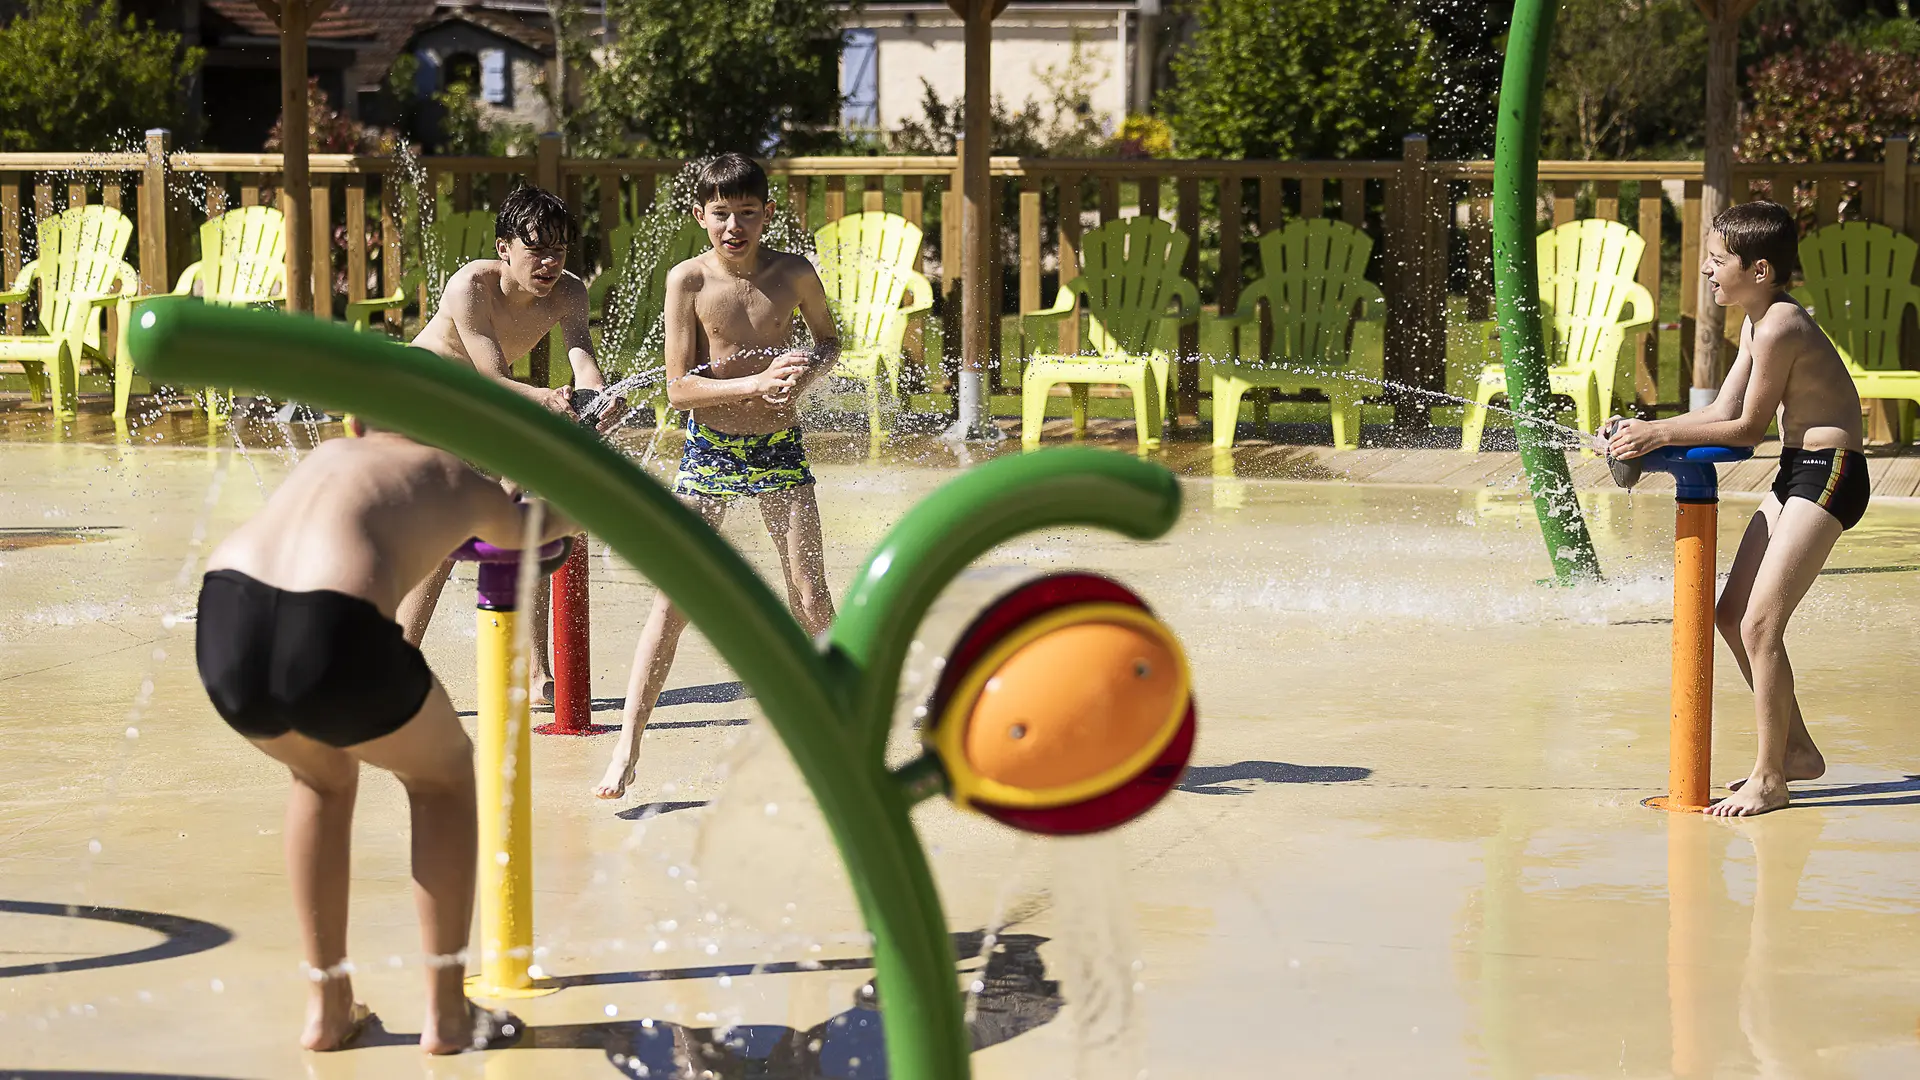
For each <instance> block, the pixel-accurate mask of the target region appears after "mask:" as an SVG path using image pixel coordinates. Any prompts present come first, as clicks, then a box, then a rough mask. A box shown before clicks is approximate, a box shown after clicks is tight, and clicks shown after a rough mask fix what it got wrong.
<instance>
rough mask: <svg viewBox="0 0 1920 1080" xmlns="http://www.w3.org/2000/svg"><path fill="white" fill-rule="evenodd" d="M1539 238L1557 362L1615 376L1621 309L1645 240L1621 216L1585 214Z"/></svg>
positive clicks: (1538, 254)
mask: <svg viewBox="0 0 1920 1080" xmlns="http://www.w3.org/2000/svg"><path fill="white" fill-rule="evenodd" d="M1535 243H1536V247H1535V253H1536V257H1537V258H1538V260H1539V270H1540V301H1541V303H1543V304H1544V305H1546V307H1547V312H1544V313H1543V314H1550V315H1551V318H1549V319H1548V320H1546V321H1547V325H1548V327H1549V328H1550V333H1549V337H1550V339H1551V340H1550V342H1549V349H1550V356H1551V363H1552V366H1554V367H1594V368H1601V369H1604V370H1603V371H1602V372H1601V374H1602V375H1603V376H1604V377H1607V378H1609V379H1611V378H1612V374H1613V372H1614V369H1615V368H1616V367H1617V366H1618V364H1619V354H1620V346H1621V344H1622V331H1621V329H1620V317H1621V313H1622V311H1623V310H1624V309H1625V307H1626V305H1627V302H1628V294H1629V291H1630V289H1631V287H1632V285H1633V284H1634V283H1635V279H1636V275H1637V274H1638V272H1639V269H1640V257H1641V254H1642V253H1643V252H1645V250H1646V247H1647V242H1646V240H1645V239H1643V238H1642V237H1641V236H1640V234H1638V233H1636V232H1634V231H1633V230H1632V229H1629V228H1627V227H1626V226H1625V225H1622V224H1620V223H1619V222H1617V221H1607V220H1604V219H1601V218H1585V219H1582V220H1580V221H1570V222H1568V223H1566V224H1565V225H1562V226H1560V227H1558V228H1556V229H1551V230H1549V231H1547V232H1544V233H1541V234H1540V237H1539V239H1538V240H1537V241H1536V242H1535Z"/></svg>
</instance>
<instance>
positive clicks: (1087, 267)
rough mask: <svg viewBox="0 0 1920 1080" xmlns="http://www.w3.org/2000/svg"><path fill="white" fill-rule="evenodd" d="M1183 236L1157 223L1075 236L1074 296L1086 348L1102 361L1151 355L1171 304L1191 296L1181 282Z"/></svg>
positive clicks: (1111, 226)
mask: <svg viewBox="0 0 1920 1080" xmlns="http://www.w3.org/2000/svg"><path fill="white" fill-rule="evenodd" d="M1190 243H1191V241H1190V240H1189V239H1188V237H1187V235H1186V234H1185V233H1182V232H1181V231H1180V230H1178V229H1176V228H1174V227H1173V226H1171V225H1169V224H1167V223H1166V222H1164V221H1161V220H1160V219H1159V218H1151V217H1144V216H1136V217H1131V218H1127V219H1125V220H1123V221H1112V222H1108V223H1107V224H1105V225H1102V226H1100V227H1099V228H1097V229H1094V230H1092V231H1091V232H1088V233H1086V234H1085V235H1084V236H1082V237H1081V252H1080V276H1079V277H1077V278H1075V279H1073V281H1071V282H1069V283H1068V285H1067V287H1068V288H1071V289H1073V290H1074V291H1075V292H1078V293H1079V294H1080V299H1081V302H1082V303H1083V304H1084V305H1085V306H1086V309H1087V314H1088V316H1089V322H1090V327H1089V329H1090V331H1091V332H1090V333H1089V335H1088V343H1089V344H1091V345H1092V346H1093V347H1094V349H1095V350H1096V351H1098V352H1099V353H1100V355H1102V356H1112V355H1115V354H1120V353H1125V354H1129V355H1134V356H1143V355H1145V354H1147V353H1149V352H1152V351H1153V346H1154V337H1155V332H1156V331H1157V330H1158V329H1159V326H1160V322H1161V320H1162V318H1163V317H1164V316H1166V315H1167V314H1169V311H1168V309H1169V308H1171V307H1172V306H1173V305H1174V303H1175V301H1177V300H1180V299H1182V298H1183V297H1191V296H1193V295H1194V293H1193V286H1192V285H1191V284H1189V283H1188V282H1187V281H1186V279H1185V278H1184V277H1182V267H1183V265H1184V264H1185V262H1186V257H1187V246H1188V245H1189V244H1190Z"/></svg>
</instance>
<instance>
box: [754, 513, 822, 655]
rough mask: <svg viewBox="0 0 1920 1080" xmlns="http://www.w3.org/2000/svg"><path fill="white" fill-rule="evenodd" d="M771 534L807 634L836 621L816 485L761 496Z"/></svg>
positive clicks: (791, 604)
mask: <svg viewBox="0 0 1920 1080" xmlns="http://www.w3.org/2000/svg"><path fill="white" fill-rule="evenodd" d="M760 515H761V517H763V518H764V519H765V520H766V523H767V535H768V536H770V537H772V538H773V546H774V549H775V550H776V551H778V552H779V553H780V569H781V570H782V571H783V572H784V573H785V575H786V579H787V605H788V606H789V607H791V608H792V609H793V614H794V617H795V618H797V619H799V620H800V627H801V629H803V630H805V631H806V632H807V636H809V637H815V636H818V635H820V634H823V633H825V632H826V630H827V627H829V626H831V625H833V593H832V592H831V591H830V590H829V589H828V588H827V554H826V544H825V541H824V540H823V539H822V538H821V535H820V504H819V502H817V501H816V500H815V499H814V497H813V485H812V484H807V485H805V486H802V487H797V488H792V489H789V490H787V491H778V492H772V493H769V494H766V495H762V496H760Z"/></svg>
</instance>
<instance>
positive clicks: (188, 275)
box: [173, 263, 202, 296]
mask: <svg viewBox="0 0 1920 1080" xmlns="http://www.w3.org/2000/svg"><path fill="white" fill-rule="evenodd" d="M201 265H202V264H200V263H193V264H191V265H189V266H188V267H187V268H186V269H185V270H182V271H180V280H179V281H177V282H175V283H174V286H173V294H174V295H175V296H187V295H189V294H191V293H192V292H193V283H194V282H196V281H199V280H200V267H201Z"/></svg>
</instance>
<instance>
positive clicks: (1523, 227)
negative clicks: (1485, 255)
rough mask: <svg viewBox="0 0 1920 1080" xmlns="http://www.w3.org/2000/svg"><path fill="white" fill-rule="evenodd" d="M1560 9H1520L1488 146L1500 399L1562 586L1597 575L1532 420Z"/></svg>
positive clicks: (1541, 347)
mask: <svg viewBox="0 0 1920 1080" xmlns="http://www.w3.org/2000/svg"><path fill="white" fill-rule="evenodd" d="M1558 4H1559V0H1518V3H1516V4H1515V5H1514V8H1513V24H1512V26H1511V28H1510V29H1509V31H1508V33H1507V60H1506V65H1505V67H1504V68H1503V69H1502V70H1501V73H1500V106H1499V108H1500V113H1499V119H1498V122H1497V124H1496V127H1495V131H1494V146H1493V295H1494V307H1495V311H1496V313H1497V315H1498V318H1499V322H1500V341H1501V343H1502V349H1503V352H1504V353H1505V356H1504V357H1503V359H1504V361H1505V363H1506V369H1507V400H1508V402H1509V403H1510V404H1511V405H1512V406H1513V411H1514V414H1515V416H1514V424H1513V429H1514V436H1515V437H1516V438H1517V439H1518V440H1519V443H1520V461H1521V464H1522V465H1524V466H1525V467H1526V471H1527V487H1528V489H1529V490H1530V491H1531V492H1532V495H1533V508H1534V513H1535V514H1536V515H1538V516H1539V518H1540V534H1541V536H1542V538H1544V539H1545V540H1546V542H1547V560H1548V561H1549V562H1550V563H1552V564H1553V573H1554V577H1555V578H1556V579H1557V580H1558V581H1559V582H1560V584H1562V585H1565V584H1569V583H1571V582H1573V581H1575V580H1581V579H1586V580H1592V579H1596V578H1598V577H1599V576H1600V558H1599V556H1598V555H1596V554H1595V553H1594V550H1593V534H1592V533H1591V532H1589V531H1588V530H1587V524H1586V520H1585V519H1584V518H1583V517H1582V516H1581V514H1580V501H1579V499H1577V498H1575V496H1574V490H1573V474H1572V472H1571V471H1569V470H1568V468H1567V456H1566V453H1565V451H1563V450H1561V449H1559V448H1558V447H1556V446H1554V445H1552V444H1550V443H1549V442H1548V441H1547V440H1546V439H1545V438H1543V437H1542V435H1543V428H1542V427H1541V426H1540V424H1539V423H1538V422H1536V421H1535V418H1539V419H1540V420H1544V421H1552V419H1553V409H1552V407H1551V405H1550V404H1549V401H1548V399H1549V397H1550V396H1551V390H1550V383H1549V380H1548V378H1547V363H1548V361H1547V349H1546V338H1545V333H1544V329H1545V328H1544V326H1543V325H1542V322H1541V318H1540V275H1539V268H1538V265H1537V262H1538V260H1537V258H1536V256H1535V253H1534V244H1535V241H1536V236H1535V234H1536V233H1537V232H1538V231H1539V226H1538V225H1537V224H1536V221H1535V216H1534V207H1535V201H1534V189H1535V186H1536V182H1537V179H1538V173H1539V168H1540V99H1541V95H1542V94H1543V93H1544V91H1545V89H1546V81H1547V55H1548V53H1549V51H1550V50H1551V47H1552V45H1553V17H1554V11H1555V9H1556V7H1557V6H1558Z"/></svg>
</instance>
